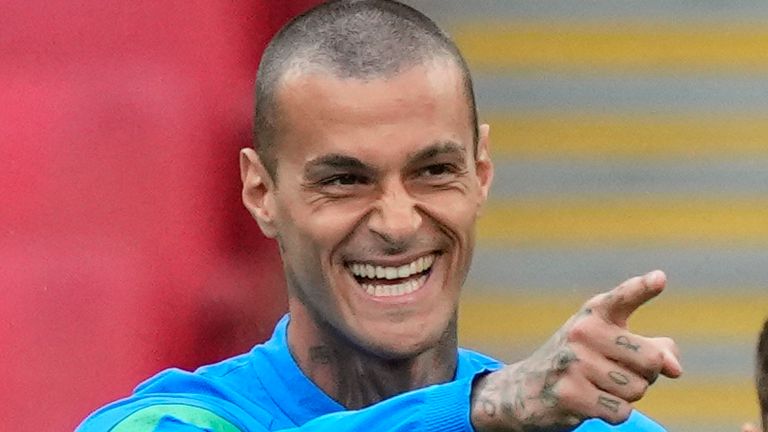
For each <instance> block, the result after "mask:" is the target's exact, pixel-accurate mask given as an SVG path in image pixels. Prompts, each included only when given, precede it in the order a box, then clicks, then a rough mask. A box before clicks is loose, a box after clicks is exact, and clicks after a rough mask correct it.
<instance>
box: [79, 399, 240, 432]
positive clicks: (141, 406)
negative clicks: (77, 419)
mask: <svg viewBox="0 0 768 432" xmlns="http://www.w3.org/2000/svg"><path fill="white" fill-rule="evenodd" d="M245 430H246V429H245V426H243V425H242V424H239V422H238V420H237V419H234V418H231V417H230V416H229V415H227V414H224V413H222V412H221V411H220V410H219V409H218V407H216V406H213V405H210V404H206V403H203V402H201V401H197V400H189V399H185V398H169V397H163V398H143V399H133V400H123V401H118V402H116V403H115V404H111V405H108V406H106V407H104V408H102V409H100V410H99V411H97V412H95V413H94V414H92V415H91V416H90V417H88V418H87V419H86V420H85V421H83V423H82V424H80V426H79V427H78V428H77V432H96V431H100V432H102V431H110V432H150V431H153V432H154V431H212V432H243V431H245Z"/></svg>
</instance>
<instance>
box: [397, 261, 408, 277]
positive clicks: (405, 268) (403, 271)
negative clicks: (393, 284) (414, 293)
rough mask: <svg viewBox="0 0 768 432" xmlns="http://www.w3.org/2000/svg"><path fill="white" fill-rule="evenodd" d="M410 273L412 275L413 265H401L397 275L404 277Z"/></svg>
mask: <svg viewBox="0 0 768 432" xmlns="http://www.w3.org/2000/svg"><path fill="white" fill-rule="evenodd" d="M410 275H411V266H409V265H408V264H406V265H401V266H400V267H398V268H397V277H401V278H404V277H408V276H410Z"/></svg>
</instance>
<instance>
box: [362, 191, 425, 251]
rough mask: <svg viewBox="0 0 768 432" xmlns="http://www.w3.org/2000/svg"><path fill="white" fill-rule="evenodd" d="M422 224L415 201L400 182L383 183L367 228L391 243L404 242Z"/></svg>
mask: <svg viewBox="0 0 768 432" xmlns="http://www.w3.org/2000/svg"><path fill="white" fill-rule="evenodd" d="M421 224H422V215H421V214H420V213H419V211H418V209H417V208H416V201H415V200H414V199H413V197H412V196H411V195H410V194H409V193H408V191H407V190H406V188H405V187H404V185H403V184H402V182H401V181H400V180H399V179H398V180H393V181H390V182H388V183H387V184H385V186H384V190H383V191H382V193H381V196H380V197H379V199H378V200H377V201H376V204H375V208H374V210H373V212H372V213H371V215H370V217H369V218H368V229H370V230H371V231H373V232H374V233H376V234H378V236H379V237H381V238H382V239H384V240H385V241H387V242H388V243H391V244H392V245H403V244H406V243H407V242H408V241H409V240H410V239H411V238H412V237H413V235H414V234H415V233H416V232H417V231H418V229H419V227H421Z"/></svg>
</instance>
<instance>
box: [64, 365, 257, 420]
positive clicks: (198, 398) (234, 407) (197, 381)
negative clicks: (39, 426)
mask: <svg viewBox="0 0 768 432" xmlns="http://www.w3.org/2000/svg"><path fill="white" fill-rule="evenodd" d="M236 359H238V358H237V357H236V358H233V359H232V360H236ZM236 365H237V362H236V361H235V362H225V363H221V364H217V365H213V366H210V367H206V368H204V369H202V370H199V371H197V372H195V373H190V372H185V371H182V370H179V369H168V370H166V371H163V372H161V373H159V374H157V375H155V376H154V377H152V378H150V379H148V380H147V381H145V382H143V383H142V384H140V385H139V386H138V387H137V388H136V390H135V392H134V393H133V395H132V396H130V397H128V398H125V399H122V400H118V401H116V402H113V403H111V404H109V405H106V406H104V407H102V408H100V409H99V410H97V411H95V412H94V413H93V414H91V415H90V416H89V417H88V418H87V419H85V420H84V421H83V423H82V424H81V425H80V426H79V427H78V429H77V431H78V432H91V431H110V432H123V431H136V432H143V431H156V430H157V431H197V430H201V431H214V432H240V431H246V430H260V429H265V428H266V426H268V425H269V424H270V423H271V418H272V416H271V414H270V413H269V412H267V410H266V409H264V408H263V407H261V406H258V405H257V404H254V403H253V401H249V402H247V403H245V402H243V401H242V400H241V399H243V397H242V396H241V395H240V392H239V391H238V389H237V388H236V387H233V386H232V385H230V381H237V380H231V379H230V377H229V375H230V374H229V373H227V372H234V371H237V370H238V369H239V368H237V367H236ZM245 406H247V409H248V412H245V410H244V408H245Z"/></svg>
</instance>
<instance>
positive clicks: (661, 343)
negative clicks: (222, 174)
mask: <svg viewBox="0 0 768 432" xmlns="http://www.w3.org/2000/svg"><path fill="white" fill-rule="evenodd" d="M256 87H257V91H256V100H257V102H256V119H255V132H256V141H257V144H258V145H257V147H256V149H244V150H243V151H242V152H241V158H240V162H241V164H240V165H241V178H242V181H243V194H242V195H243V202H244V204H245V206H246V207H247V208H248V210H249V211H250V212H251V214H252V215H253V217H254V219H255V220H256V222H257V223H258V224H259V226H260V227H261V229H262V231H263V232H264V234H265V235H267V236H268V237H272V238H275V239H276V240H277V243H278V245H279V247H280V252H281V255H282V260H283V267H284V272H285V276H286V280H287V283H288V290H289V292H288V295H289V312H290V313H289V314H288V315H286V316H285V317H284V318H283V319H282V320H281V321H280V322H279V323H278V325H277V327H276V329H275V332H274V335H273V337H272V339H270V340H269V341H267V342H266V343H264V344H262V345H258V346H256V347H255V348H254V349H253V350H252V351H251V352H249V353H247V354H244V355H241V356H238V357H234V358H232V359H229V360H226V361H224V362H222V363H219V364H216V365H212V366H206V367H203V368H201V369H199V370H197V371H195V372H194V373H187V372H183V371H179V370H169V371H166V372H163V373H161V374H159V375H158V376H156V377H154V378H152V379H150V380H148V381H147V382H145V383H144V384H142V385H141V386H139V387H138V388H137V389H136V392H135V393H134V395H133V396H131V397H130V398H127V399H125V400H123V401H119V402H116V403H114V404H112V405H109V406H107V407H105V408H103V409H101V410H99V411H97V412H96V413H94V414H93V415H92V416H91V417H90V418H89V419H87V420H86V421H85V422H84V423H83V424H82V425H81V428H80V430H82V431H96V430H99V431H101V430H112V431H122V430H130V431H145V430H147V431H149V430H153V431H156V430H160V431H243V432H244V431H272V430H294V429H295V430H297V431H298V430H301V431H327V430H333V431H337V432H342V431H361V430H363V431H365V430H369V431H373V430H377V431H379V430H380V431H412V430H430V431H470V430H477V431H571V430H575V429H578V430H580V431H609V430H615V431H641V430H642V431H660V430H663V429H662V428H661V427H660V426H659V425H657V424H656V423H654V422H653V421H652V420H650V419H648V418H647V417H645V416H644V415H642V414H640V413H638V412H636V411H633V410H632V405H631V404H632V402H634V401H637V400H639V399H640V398H641V397H642V396H643V395H644V393H645V392H646V390H647V388H648V386H649V385H650V384H652V383H653V382H654V381H655V380H656V378H657V377H658V375H659V374H663V375H666V376H670V377H676V376H678V375H679V374H680V373H681V367H680V364H679V362H678V359H677V357H678V356H677V351H676V350H677V349H676V347H675V344H674V342H673V341H672V340H671V339H668V338H646V337H643V336H639V335H635V334H632V333H631V332H629V330H628V329H627V328H626V321H627V319H628V317H629V316H630V314H631V313H632V312H634V310H635V309H637V308H638V307H639V306H640V305H642V304H643V303H645V302H646V301H648V300H650V299H651V298H653V297H655V296H656V295H658V294H659V293H660V292H661V291H662V289H663V288H664V285H665V283H666V281H665V276H664V274H663V273H662V272H659V271H656V272H651V273H649V274H647V275H645V276H642V277H636V278H632V279H629V280H627V281H626V282H624V283H622V284H621V285H619V286H618V287H617V288H615V289H614V290H612V291H610V292H608V293H605V294H602V295H599V296H597V297H594V298H593V299H591V300H589V301H588V302H587V303H585V305H584V307H583V308H582V309H581V310H580V311H578V312H577V313H576V314H575V315H574V316H573V317H572V318H571V319H570V320H569V321H568V322H566V324H565V325H564V326H563V328H562V329H561V330H560V331H558V332H557V333H556V334H555V336H553V337H552V339H551V340H550V341H549V342H547V343H546V344H545V345H544V346H543V347H542V348H541V349H539V350H538V351H537V352H535V353H534V354H533V355H532V356H531V357H529V358H528V359H526V360H523V361H521V362H518V363H515V364H512V365H503V364H501V363H499V362H497V361H496V360H493V359H491V358H489V357H486V356H483V355H482V354H479V353H475V352H472V351H469V350H463V349H460V348H458V346H457V337H456V324H457V320H458V312H457V311H458V305H459V295H460V291H461V287H462V285H463V283H464V280H465V278H466V275H467V272H468V270H469V266H470V262H471V258H472V251H473V247H474V242H475V239H474V231H475V223H476V219H477V217H478V214H479V212H480V209H481V207H482V205H483V203H484V202H485V200H486V198H487V195H488V191H489V188H490V185H491V181H492V179H493V165H492V163H491V160H490V156H489V151H488V146H489V138H488V137H489V127H488V126H487V125H478V122H477V114H476V109H475V102H474V95H473V91H472V82H471V78H470V74H469V71H468V68H467V66H466V64H465V62H464V60H463V59H462V57H461V55H460V53H459V51H458V49H457V48H456V46H455V45H454V44H453V42H452V41H451V40H450V39H449V38H448V37H447V36H445V34H444V33H442V32H441V31H440V30H439V29H438V28H437V27H436V26H435V24H434V23H432V22H431V21H430V20H429V19H428V18H426V17H425V16H423V15H422V14H420V13H419V12H417V11H415V10H413V9H411V8H410V7H407V6H405V5H402V4H400V3H397V2H393V1H385V0H360V1H343V0H342V1H332V2H329V3H326V4H324V5H321V6H319V7H317V8H315V9H313V10H311V11H309V12H307V13H306V14H304V15H302V16H300V17H298V18H297V19H295V20H294V21H292V22H291V23H290V24H288V25H287V26H286V27H285V28H283V29H282V30H281V31H280V32H279V33H278V34H277V35H276V36H275V38H274V39H273V40H272V42H271V43H270V45H269V47H268V48H267V50H266V52H265V54H264V56H263V59H262V61H261V64H260V67H259V73H258V78H257V85H256ZM510 314H514V311H513V310H512V311H510Z"/></svg>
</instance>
